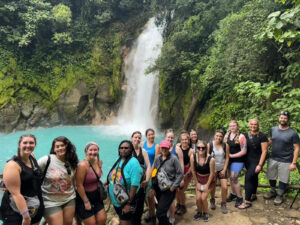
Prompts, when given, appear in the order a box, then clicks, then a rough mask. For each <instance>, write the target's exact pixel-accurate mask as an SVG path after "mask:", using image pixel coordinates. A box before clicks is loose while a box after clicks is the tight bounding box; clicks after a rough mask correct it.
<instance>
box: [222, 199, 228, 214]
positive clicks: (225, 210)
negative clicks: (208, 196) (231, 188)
mask: <svg viewBox="0 0 300 225" xmlns="http://www.w3.org/2000/svg"><path fill="white" fill-rule="evenodd" d="M221 210H222V213H223V214H227V213H228V211H227V207H226V202H221Z"/></svg>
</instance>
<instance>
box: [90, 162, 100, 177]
mask: <svg viewBox="0 0 300 225" xmlns="http://www.w3.org/2000/svg"><path fill="white" fill-rule="evenodd" d="M88 163H89V165H90V167H91V168H92V170H93V171H94V173H95V175H96V177H97V179H98V180H100V177H99V176H98V174H97V173H96V171H95V169H94V167H93V166H92V164H91V163H90V162H88Z"/></svg>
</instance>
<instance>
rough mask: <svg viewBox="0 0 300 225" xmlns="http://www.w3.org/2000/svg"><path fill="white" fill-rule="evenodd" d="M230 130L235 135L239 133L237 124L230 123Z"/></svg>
mask: <svg viewBox="0 0 300 225" xmlns="http://www.w3.org/2000/svg"><path fill="white" fill-rule="evenodd" d="M229 130H230V131H231V132H233V133H236V132H237V131H238V126H237V124H236V123H230V124H229Z"/></svg>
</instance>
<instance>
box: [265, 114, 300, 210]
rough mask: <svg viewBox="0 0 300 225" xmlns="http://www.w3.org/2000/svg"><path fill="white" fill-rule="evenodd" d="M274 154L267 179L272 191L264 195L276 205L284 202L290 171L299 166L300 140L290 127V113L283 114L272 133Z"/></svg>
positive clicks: (271, 141) (272, 154)
mask: <svg viewBox="0 0 300 225" xmlns="http://www.w3.org/2000/svg"><path fill="white" fill-rule="evenodd" d="M269 139H270V143H272V153H271V156H270V159H269V162H268V172H267V177H268V179H269V182H270V186H271V191H270V192H269V193H266V194H265V195H264V198H265V199H271V198H274V197H276V198H275V199H274V205H277V206H278V205H280V204H281V203H282V202H283V197H282V196H283V194H284V192H285V190H286V187H287V185H288V182H289V177H290V171H294V170H295V169H296V165H297V159H298V154H299V143H300V139H299V136H298V134H297V133H296V131H295V130H293V129H292V128H290V127H289V113H288V112H281V113H280V116H279V126H276V127H273V128H272V129H271V131H270V138H269ZM277 179H278V180H279V187H278V193H276V180H277Z"/></svg>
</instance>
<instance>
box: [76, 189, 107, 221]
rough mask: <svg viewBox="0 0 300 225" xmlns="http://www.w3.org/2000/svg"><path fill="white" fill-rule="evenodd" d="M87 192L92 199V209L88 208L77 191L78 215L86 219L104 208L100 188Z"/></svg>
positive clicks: (90, 199)
mask: <svg viewBox="0 0 300 225" xmlns="http://www.w3.org/2000/svg"><path fill="white" fill-rule="evenodd" d="M85 193H86V195H87V198H88V199H89V201H90V204H91V206H92V208H91V210H86V209H85V204H84V202H83V201H82V199H81V197H80V195H79V194H78V193H76V215H77V216H78V217H79V218H80V219H81V220H85V219H87V218H89V217H91V216H94V215H96V214H97V213H98V212H100V211H101V210H102V209H104V205H103V201H100V192H99V190H98V189H97V190H95V191H92V192H85Z"/></svg>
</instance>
